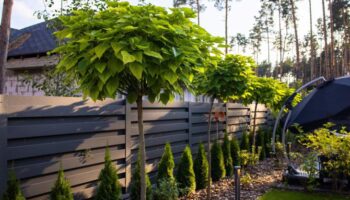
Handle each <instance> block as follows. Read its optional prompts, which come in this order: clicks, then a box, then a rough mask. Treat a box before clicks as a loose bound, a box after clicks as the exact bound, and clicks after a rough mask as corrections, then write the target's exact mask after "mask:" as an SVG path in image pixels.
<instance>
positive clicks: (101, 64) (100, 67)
mask: <svg viewBox="0 0 350 200" xmlns="http://www.w3.org/2000/svg"><path fill="white" fill-rule="evenodd" d="M106 66H107V63H105V62H98V63H96V64H95V68H96V69H97V71H98V72H100V73H101V74H102V73H103V71H105V69H106Z"/></svg>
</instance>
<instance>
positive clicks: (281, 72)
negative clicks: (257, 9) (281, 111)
mask: <svg viewBox="0 0 350 200" xmlns="http://www.w3.org/2000/svg"><path fill="white" fill-rule="evenodd" d="M281 4H282V2H281V0H279V1H278V29H279V30H278V31H279V37H280V41H279V42H280V48H279V51H280V60H279V61H280V63H279V66H280V74H281V76H280V80H282V74H283V69H282V62H283V57H282V49H283V47H282V45H283V42H282V5H281Z"/></svg>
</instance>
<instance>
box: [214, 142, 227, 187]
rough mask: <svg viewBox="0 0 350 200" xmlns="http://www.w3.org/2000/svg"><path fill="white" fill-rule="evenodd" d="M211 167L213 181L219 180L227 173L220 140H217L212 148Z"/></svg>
mask: <svg viewBox="0 0 350 200" xmlns="http://www.w3.org/2000/svg"><path fill="white" fill-rule="evenodd" d="M211 167H212V168H211V178H212V180H213V181H219V180H220V179H221V178H223V177H224V176H225V175H226V169H225V163H224V155H223V153H222V149H221V145H220V144H219V143H218V141H215V142H214V144H213V146H212V148H211Z"/></svg>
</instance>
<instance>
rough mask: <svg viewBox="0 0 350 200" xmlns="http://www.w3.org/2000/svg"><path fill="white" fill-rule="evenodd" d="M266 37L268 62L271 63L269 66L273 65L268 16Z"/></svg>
mask: <svg viewBox="0 0 350 200" xmlns="http://www.w3.org/2000/svg"><path fill="white" fill-rule="evenodd" d="M265 25H266V37H267V61H268V62H269V64H270V63H271V59H270V29H269V22H268V17H267V15H266V22H265Z"/></svg>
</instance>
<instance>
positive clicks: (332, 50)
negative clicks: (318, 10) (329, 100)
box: [328, 0, 338, 77]
mask: <svg viewBox="0 0 350 200" xmlns="http://www.w3.org/2000/svg"><path fill="white" fill-rule="evenodd" d="M328 6H329V14H330V16H329V17H330V20H331V21H330V24H329V25H330V27H331V68H332V71H333V74H332V77H336V76H337V71H338V70H337V69H336V66H335V54H334V34H333V32H334V22H333V2H332V0H329V4H328Z"/></svg>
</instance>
